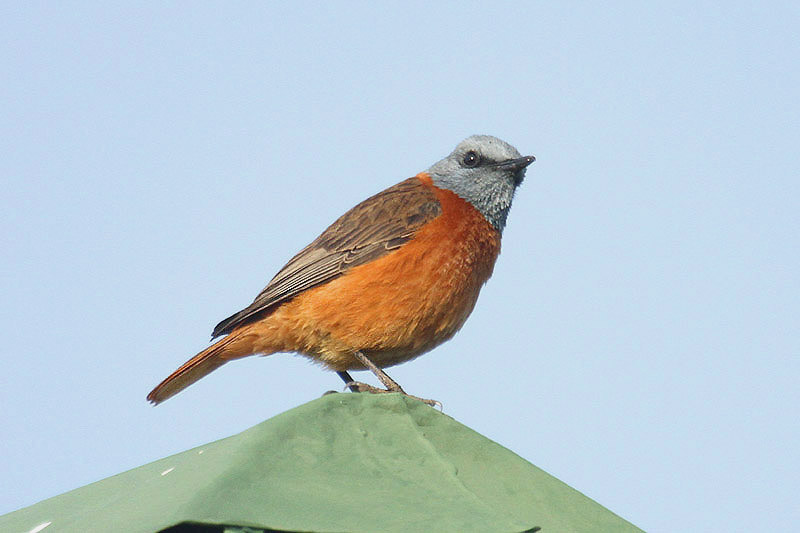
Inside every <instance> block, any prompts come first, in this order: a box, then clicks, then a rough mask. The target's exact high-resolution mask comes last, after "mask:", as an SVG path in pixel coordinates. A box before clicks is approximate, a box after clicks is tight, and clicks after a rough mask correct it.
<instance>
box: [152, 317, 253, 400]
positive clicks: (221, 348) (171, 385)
mask: <svg viewBox="0 0 800 533" xmlns="http://www.w3.org/2000/svg"><path fill="white" fill-rule="evenodd" d="M248 340H249V339H247V335H243V334H241V333H238V334H237V332H233V333H231V334H230V335H228V336H227V337H225V338H224V339H222V340H219V341H217V342H215V343H214V344H212V345H211V346H209V347H208V348H206V349H205V350H203V351H202V352H200V353H199V354H197V355H195V356H194V357H192V358H191V359H189V360H188V361H186V362H185V363H183V364H182V365H181V366H180V368H178V370H176V371H175V372H173V373H172V374H170V375H169V376H168V377H167V379H165V380H164V381H162V382H161V383H159V384H158V385H157V386H156V388H154V389H153V390H152V391H150V394H148V395H147V400H148V401H150V402H151V403H153V404H154V405H157V404H159V403H161V402H163V401H164V400H167V399H169V398H172V397H173V396H175V395H176V394H178V393H179V392H180V391H182V390H183V389H185V388H186V387H188V386H189V385H191V384H192V383H194V382H195V381H197V380H199V379H201V378H203V377H205V376H207V375H208V374H210V373H211V372H213V371H214V370H216V369H218V368H219V367H221V366H222V365H224V364H225V363H227V362H228V361H230V360H231V359H236V358H238V357H244V356H245V355H250V354H252V353H253V352H252V343H251V342H248Z"/></svg>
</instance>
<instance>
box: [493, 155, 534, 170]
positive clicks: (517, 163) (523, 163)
mask: <svg viewBox="0 0 800 533" xmlns="http://www.w3.org/2000/svg"><path fill="white" fill-rule="evenodd" d="M534 161H536V158H535V157H533V156H532V155H526V156H525V157H520V158H518V159H508V160H507V161H503V162H502V163H498V164H497V166H498V167H500V168H503V169H508V170H522V169H523V168H525V167H527V166H528V165H530V164H531V163H533V162H534Z"/></svg>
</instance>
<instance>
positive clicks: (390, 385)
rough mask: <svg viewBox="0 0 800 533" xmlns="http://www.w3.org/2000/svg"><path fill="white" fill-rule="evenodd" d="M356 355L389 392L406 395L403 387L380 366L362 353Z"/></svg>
mask: <svg viewBox="0 0 800 533" xmlns="http://www.w3.org/2000/svg"><path fill="white" fill-rule="evenodd" d="M354 355H355V356H356V359H358V360H359V361H360V362H361V364H362V365H364V366H365V367H367V368H368V369H369V370H370V371H371V372H372V373H373V374H375V375H376V376H377V377H378V379H379V380H380V381H381V383H383V386H384V387H386V390H387V391H389V392H399V393H401V394H405V393H406V391H404V390H403V387H401V386H400V385H399V384H398V383H397V382H396V381H395V380H393V379H392V378H390V377H389V375H388V374H387V373H386V372H384V371H383V370H381V369H380V368H378V365H376V364H375V363H373V362H372V361H370V360H369V359H368V358H367V356H366V355H364V354H363V353H361V352H356V353H355V354H354Z"/></svg>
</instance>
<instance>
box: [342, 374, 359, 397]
mask: <svg viewBox="0 0 800 533" xmlns="http://www.w3.org/2000/svg"><path fill="white" fill-rule="evenodd" d="M336 373H337V374H338V375H339V377H340V378H342V381H344V386H345V387H347V388H348V389H350V392H359V390H358V385H356V383H357V382H356V380H354V379H353V376H351V375H350V374H349V373H348V372H346V371H344V370H342V371H341V372H336Z"/></svg>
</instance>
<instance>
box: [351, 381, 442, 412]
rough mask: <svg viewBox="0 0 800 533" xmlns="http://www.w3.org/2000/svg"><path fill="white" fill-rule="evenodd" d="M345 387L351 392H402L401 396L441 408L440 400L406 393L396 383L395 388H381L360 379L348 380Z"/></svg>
mask: <svg viewBox="0 0 800 533" xmlns="http://www.w3.org/2000/svg"><path fill="white" fill-rule="evenodd" d="M345 387H347V388H348V389H350V390H351V391H352V392H369V393H370V394H387V393H390V392H397V393H400V394H402V395H403V396H408V397H409V398H413V399H414V400H418V401H420V402H422V403H424V404H427V405H430V406H431V407H438V408H439V409H440V410H441V409H442V402H440V401H438V400H427V399H425V398H420V397H419V396H414V395H413V394H408V393H407V392H406V391H404V390H403V389H402V388H401V387H400V385H397V388H394V387H392V388H387V389H381V388H378V387H373V386H372V385H370V384H368V383H362V382H360V381H349V382H347V383H346V384H345Z"/></svg>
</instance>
